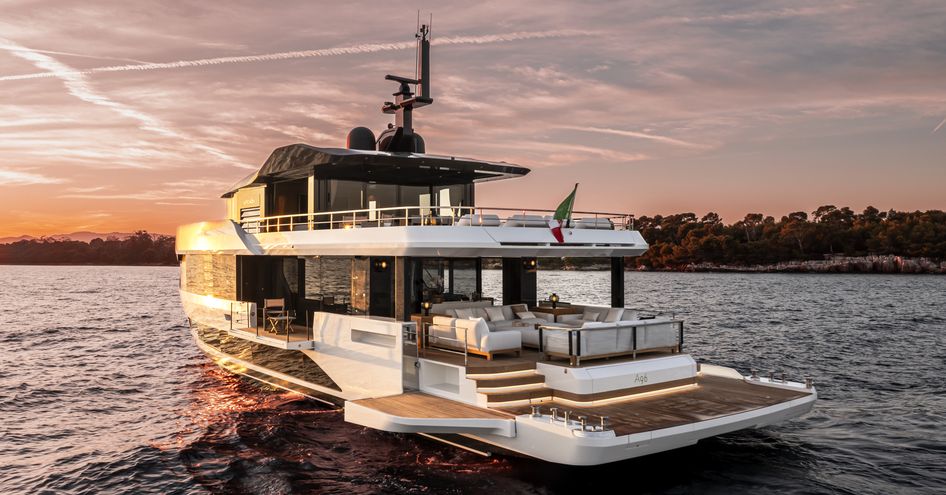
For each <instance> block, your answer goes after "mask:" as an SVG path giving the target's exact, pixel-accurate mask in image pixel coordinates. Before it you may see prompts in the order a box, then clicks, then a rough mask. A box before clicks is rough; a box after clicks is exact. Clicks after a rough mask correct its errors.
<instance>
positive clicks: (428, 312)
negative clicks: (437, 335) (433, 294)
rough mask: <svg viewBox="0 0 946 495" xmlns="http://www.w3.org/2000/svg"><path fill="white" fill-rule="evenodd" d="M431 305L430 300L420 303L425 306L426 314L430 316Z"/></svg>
mask: <svg viewBox="0 0 946 495" xmlns="http://www.w3.org/2000/svg"><path fill="white" fill-rule="evenodd" d="M430 306H431V304H430V301H424V302H422V303H420V307H422V308H424V316H430Z"/></svg>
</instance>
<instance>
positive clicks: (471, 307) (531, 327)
mask: <svg viewBox="0 0 946 495" xmlns="http://www.w3.org/2000/svg"><path fill="white" fill-rule="evenodd" d="M487 308H493V309H492V311H491V312H492V313H493V315H492V316H491V315H490V314H489V312H487ZM496 308H499V309H498V311H501V316H502V318H495V317H496V316H499V314H497V310H496ZM528 310H529V308H528V306H526V305H525V304H507V305H504V306H493V303H492V301H451V302H443V303H437V304H434V305H433V306H431V308H430V312H431V314H434V315H445V316H449V317H451V318H467V319H469V318H483V320H485V322H486V326H487V327H489V330H490V331H491V332H499V331H504V330H516V331H518V332H519V334H520V335H521V338H522V344H524V345H528V346H530V347H535V348H538V347H539V331H538V330H537V329H536V325H546V324H548V323H551V322H552V321H554V317H553V316H552V315H550V314H548V313H535V314H534V318H520V317H519V316H518V314H519V313H523V312H526V311H528Z"/></svg>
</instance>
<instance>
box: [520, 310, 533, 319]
mask: <svg viewBox="0 0 946 495" xmlns="http://www.w3.org/2000/svg"><path fill="white" fill-rule="evenodd" d="M516 316H518V317H519V319H520V320H526V319H530V318H535V315H534V314H532V311H520V312H518V313H516Z"/></svg>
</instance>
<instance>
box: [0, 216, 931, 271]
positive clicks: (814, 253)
mask: <svg viewBox="0 0 946 495" xmlns="http://www.w3.org/2000/svg"><path fill="white" fill-rule="evenodd" d="M634 228H635V229H637V230H639V231H640V233H641V234H642V235H643V236H644V239H646V240H647V242H648V243H649V244H650V249H648V250H647V252H646V253H644V254H643V255H642V256H639V257H636V258H628V259H627V260H626V263H627V266H628V267H629V268H631V267H636V268H640V267H644V268H648V269H657V270H683V269H686V268H687V267H689V266H693V265H700V264H702V265H728V266H756V265H768V264H776V263H784V262H789V261H806V260H822V259H824V258H825V255H845V256H866V255H896V256H904V257H911V258H929V259H932V260H941V261H946V212H943V211H939V210H929V211H913V212H905V211H895V210H889V211H879V210H878V209H877V208H874V207H872V206H869V207H867V208H866V209H864V211H863V212H861V213H855V212H854V211H852V210H851V209H850V208H848V207H841V208H838V207H835V206H833V205H827V206H822V207H820V208H818V209H817V210H815V211H814V212H812V214H811V216H809V215H808V214H807V213H805V212H801V211H799V212H794V213H789V214H788V215H785V216H783V217H782V218H781V219H779V220H776V219H775V218H774V217H772V216H763V215H762V214H760V213H750V214H748V215H746V216H745V218H743V219H742V220H739V221H737V222H734V223H731V224H729V225H726V224H724V223H723V222H722V220H721V219H720V217H719V215H718V214H716V213H712V212H710V213H707V214H706V215H703V216H702V217H697V216H696V215H695V214H693V213H678V214H675V215H667V216H663V215H655V216H653V217H648V216H642V217H638V218H637V219H636V220H635V225H634ZM601 261H602V260H596V259H590V258H588V259H580V258H563V259H543V260H542V262H541V266H542V267H543V268H546V269H556V268H564V269H581V268H591V267H593V266H595V267H596V266H597V265H598V264H600V263H601ZM0 263H4V264H100V265H176V264H177V256H176V255H175V253H174V237H172V236H166V235H158V234H150V233H148V232H146V231H143V230H141V231H138V232H135V233H134V234H132V235H131V236H128V237H127V238H124V239H119V238H117V237H108V238H106V239H93V240H92V241H91V242H88V243H86V242H81V241H72V240H58V239H53V238H40V239H33V240H23V241H18V242H14V243H10V244H0ZM487 266H491V265H489V264H488V263H487Z"/></svg>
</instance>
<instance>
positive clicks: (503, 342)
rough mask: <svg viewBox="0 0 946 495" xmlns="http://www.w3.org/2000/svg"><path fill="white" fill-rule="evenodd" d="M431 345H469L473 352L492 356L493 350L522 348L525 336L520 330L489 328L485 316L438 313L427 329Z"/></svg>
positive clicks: (516, 351)
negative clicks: (440, 314) (455, 316)
mask: <svg viewBox="0 0 946 495" xmlns="http://www.w3.org/2000/svg"><path fill="white" fill-rule="evenodd" d="M427 334H428V338H429V339H430V343H431V345H436V346H441V347H449V348H454V349H462V348H463V347H464V341H465V345H466V349H467V351H468V352H470V353H472V354H480V355H483V356H486V358H487V359H489V360H492V359H493V355H494V354H498V353H502V352H514V353H516V355H518V354H519V353H520V352H521V350H522V338H521V335H520V334H519V332H513V331H495V332H494V331H490V329H489V326H487V325H486V320H484V319H483V318H473V319H468V318H452V317H450V316H435V317H434V318H433V324H432V325H430V327H429V328H428V329H427Z"/></svg>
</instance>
